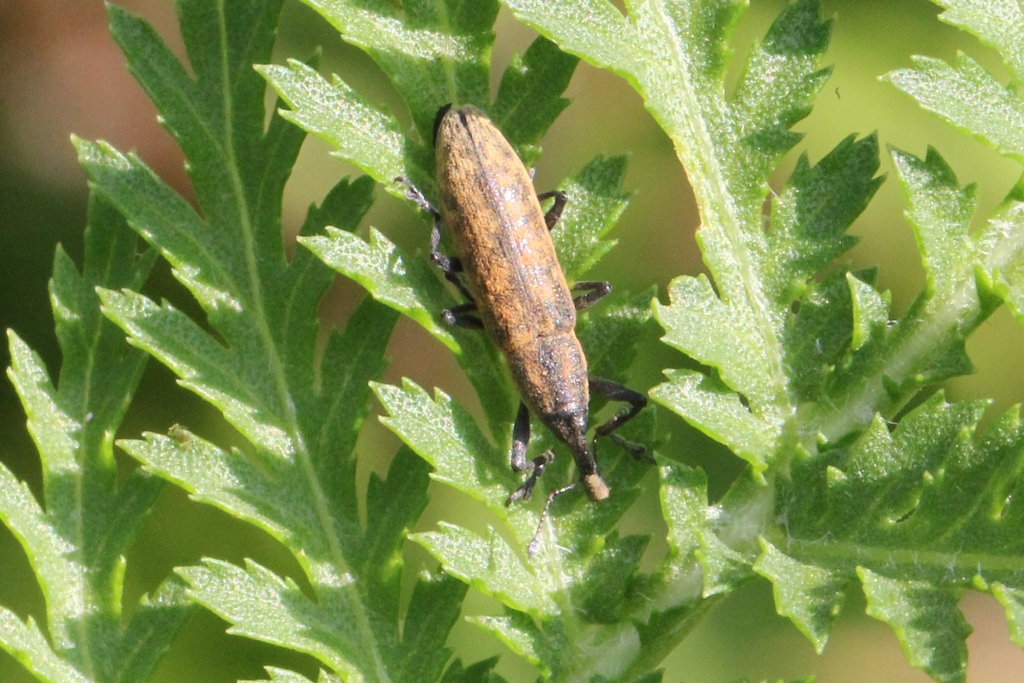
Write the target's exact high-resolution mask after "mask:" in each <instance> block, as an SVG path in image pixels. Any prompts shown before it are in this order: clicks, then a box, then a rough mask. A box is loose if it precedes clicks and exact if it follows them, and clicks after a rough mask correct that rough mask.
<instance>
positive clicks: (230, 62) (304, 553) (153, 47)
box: [77, 0, 465, 681]
mask: <svg viewBox="0 0 1024 683" xmlns="http://www.w3.org/2000/svg"><path fill="white" fill-rule="evenodd" d="M280 4H281V3H280V1H275V0H267V1H263V2H228V3H208V2H203V1H201V0H195V1H192V0H187V1H186V2H182V3H180V4H179V11H180V14H181V28H182V35H183V37H184V39H185V45H186V49H187V52H188V56H189V62H190V64H189V66H190V67H191V71H189V70H187V69H186V68H185V66H184V65H183V64H181V63H180V62H178V60H177V59H176V58H175V57H174V56H173V55H172V53H171V52H170V50H168V48H167V47H166V45H165V44H164V43H163V42H162V41H161V40H160V38H159V37H158V36H157V35H156V34H155V33H154V31H153V30H152V29H151V28H150V27H149V26H148V25H147V24H146V23H144V22H143V21H141V20H139V19H137V18H135V17H132V16H131V15H129V14H127V13H126V12H124V11H123V10H120V9H118V8H116V7H111V8H110V10H109V12H110V25H111V31H112V33H113V35H114V38H115V39H116V40H117V42H118V43H119V45H120V46H121V48H122V50H123V51H124V53H125V56H126V57H127V60H128V66H129V69H130V70H131V72H132V73H133V75H135V77H136V78H137V79H138V81H139V83H140V84H141V85H142V87H143V88H144V89H145V90H146V91H147V93H149V95H150V97H151V98H152V99H153V101H154V102H155V103H156V105H157V107H158V109H159V110H160V113H161V117H162V120H163V122H164V123H165V125H166V126H167V128H168V130H169V131H170V132H171V133H172V134H173V135H174V137H175V138H176V139H177V141H178V142H179V144H180V145H181V146H182V148H183V149H184V151H185V154H186V156H187V158H188V160H189V176H190V179H191V181H192V188H193V190H194V193H195V200H196V205H197V207H198V208H194V207H193V206H192V205H191V204H190V203H189V202H188V201H187V200H185V199H184V198H183V197H181V196H179V195H178V194H177V193H176V192H174V191H173V190H172V189H171V188H170V187H168V186H167V185H166V184H164V183H163V182H162V181H161V180H160V179H159V178H157V177H156V176H155V175H154V174H153V173H152V172H151V171H150V170H149V169H148V168H147V167H146V166H145V165H144V164H143V163H142V161H141V160H139V159H138V158H137V157H136V156H135V155H133V154H122V153H120V152H118V151H116V150H114V149H112V148H111V147H109V146H107V145H105V144H102V143H89V142H78V143H77V144H78V150H79V156H80V159H81V162H82V165H83V166H84V167H85V169H86V171H87V173H88V174H89V178H90V181H91V183H92V186H93V190H94V192H96V193H97V194H99V195H100V196H102V197H103V198H104V199H105V200H106V201H109V202H110V203H111V204H113V205H114V206H115V207H116V208H117V209H118V211H120V212H121V213H122V214H123V215H124V216H125V217H126V218H127V220H128V223H129V224H130V225H131V226H132V227H133V228H134V229H135V230H136V231H138V233H139V234H140V235H142V236H143V237H144V238H145V239H146V240H147V241H148V242H150V244H152V246H153V247H154V248H155V249H156V250H157V251H158V252H159V253H160V254H161V255H162V256H163V257H164V258H165V259H167V260H168V261H169V262H170V264H171V266H172V268H173V272H174V275H175V277H177V278H178V280H180V281H181V283H182V284H184V286H185V287H186V288H187V289H188V290H189V291H190V292H191V293H192V295H193V296H194V297H195V299H196V301H197V302H198V303H199V304H200V305H201V306H202V309H203V311H204V313H205V314H206V321H205V323H206V324H205V325H204V324H202V323H201V322H199V321H196V320H193V319H191V318H189V317H188V316H186V315H185V314H183V313H181V312H180V311H178V310H176V309H175V308H174V307H172V306H171V305H170V304H168V303H157V302H154V301H152V300H150V299H148V298H146V297H145V296H143V295H141V294H139V293H137V292H135V291H131V290H129V289H122V290H120V291H118V290H114V289H104V290H102V291H101V298H102V300H103V311H104V313H105V314H106V315H107V316H108V317H109V318H110V319H111V320H113V321H114V322H115V323H117V325H119V326H120V327H121V328H122V329H123V330H124V332H125V333H127V335H128V338H129V340H130V341H131V343H132V344H133V345H134V346H137V347H139V348H141V349H144V350H145V351H146V352H148V353H149V354H151V355H152V356H154V357H155V358H157V359H158V360H159V361H160V362H162V363H164V364H165V365H167V366H168V367H169V368H171V369H172V370H173V371H174V372H175V374H176V375H177V376H178V378H179V382H180V383H181V384H182V385H183V386H185V387H187V388H189V389H191V390H192V391H194V392H196V393H197V394H199V395H200V396H202V397H203V398H205V399H206V400H208V401H209V402H210V403H212V404H213V405H215V406H216V407H217V408H219V409H220V410H221V412H222V414H223V416H224V418H225V419H226V420H227V421H228V422H229V423H230V424H231V425H232V426H233V427H234V428H235V429H236V430H237V431H238V432H239V434H240V435H241V436H242V437H243V438H244V439H245V440H246V442H247V443H248V445H249V446H250V448H249V449H247V452H245V453H243V452H241V451H240V450H238V449H225V448H221V447H218V446H217V445H215V444H213V443H211V442H209V441H207V440H205V439H203V438H201V437H200V436H199V435H197V434H193V433H191V432H189V431H188V430H187V429H186V428H184V427H182V428H179V429H176V430H174V433H172V434H168V435H159V434H148V435H146V438H145V439H144V440H127V441H122V442H121V446H122V447H123V448H124V449H125V450H126V451H128V452H129V453H130V454H131V455H132V456H134V457H135V458H137V459H138V460H140V461H141V462H142V463H143V465H144V468H145V469H146V470H147V471H150V472H154V473H156V474H158V475H159V476H160V477H162V478H165V479H168V480H171V481H173V482H175V483H177V484H178V485H179V486H181V487H183V488H184V489H186V490H187V491H189V493H190V494H191V495H192V497H193V498H194V499H195V500H198V501H200V502H203V503H207V504H211V505H215V506H217V507H219V508H221V509H223V510H225V511H227V512H229V513H231V514H232V515H234V516H236V517H238V518H240V519H244V520H246V521H248V522H250V523H252V524H255V525H256V526H258V527H260V528H262V529H264V530H265V531H267V532H268V533H270V534H271V535H273V536H274V537H275V538H277V539H278V540H280V541H281V542H282V543H283V544H284V545H285V546H286V547H287V548H288V549H289V550H291V551H292V553H293V554H294V556H295V558H296V560H297V561H298V563H299V565H300V566H301V568H302V571H303V573H304V577H303V578H304V580H305V581H307V582H308V584H309V586H310V589H311V591H312V595H309V594H307V593H306V592H305V591H304V590H303V589H302V588H301V587H300V586H299V584H298V583H296V582H295V581H294V580H292V579H290V578H283V577H280V576H277V575H276V574H274V573H273V572H271V571H270V570H268V569H266V568H264V567H262V566H260V565H258V564H256V563H254V562H251V561H250V562H247V563H246V565H245V566H242V567H239V566H236V565H233V564H229V563H226V562H223V561H219V560H215V559H207V560H206V561H204V562H203V563H202V564H201V565H199V566H193V567H186V568H181V569H179V573H180V575H181V576H182V577H183V578H184V579H185V581H186V582H187V584H188V587H189V595H190V596H191V597H192V598H193V599H194V600H195V601H197V602H198V603H200V604H202V605H204V606H205V607H207V608H208V609H210V610H211V611H213V612H214V613H216V614H218V615H220V616H221V617H222V618H224V619H225V620H227V621H228V622H229V623H230V624H231V630H232V632H233V633H237V634H240V635H244V636H248V637H251V638H255V639H259V640H263V641H266V642H270V643H275V644H278V645H281V646H284V647H288V648H291V649H293V650H296V651H299V652H305V653H308V654H310V655H312V656H313V657H315V658H316V659H317V660H318V661H319V663H320V665H321V666H322V667H323V671H322V674H321V677H320V680H322V681H330V680H341V679H344V680H353V679H361V680H390V681H426V680H441V679H442V677H443V676H444V672H445V669H446V667H447V666H448V660H449V656H450V652H449V650H447V649H446V648H445V647H444V641H445V638H446V636H447V632H448V628H449V627H450V626H451V624H452V623H453V622H454V620H455V618H456V617H457V616H458V613H459V608H460V605H461V601H462V596H463V594H464V592H465V588H464V587H463V586H462V584H460V583H459V582H458V581H455V580H454V579H451V578H447V577H445V576H443V575H442V576H430V575H426V574H424V575H422V576H420V577H419V578H418V579H417V580H416V581H415V586H414V588H413V590H412V597H411V602H410V603H409V606H408V610H409V616H408V617H407V618H406V619H405V623H406V625H407V628H405V629H404V630H403V629H402V628H401V624H402V619H401V613H400V588H401V586H400V584H401V578H402V566H403V565H402V559H401V549H402V543H403V541H404V534H405V530H406V529H407V528H408V527H409V526H410V525H411V524H412V523H413V522H414V521H415V520H416V518H417V517H418V516H419V514H420V512H421V511H422V510H423V507H424V506H425V505H426V486H427V481H428V479H427V467H426V465H425V463H423V462H422V461H421V460H420V459H418V458H416V457H414V456H413V455H412V454H411V453H410V452H409V451H407V450H400V451H399V452H398V453H397V454H396V455H395V457H394V460H393V462H392V465H391V469H390V472H389V474H388V476H387V478H386V479H381V478H379V477H377V476H376V475H372V476H371V478H370V482H369V488H368V491H367V493H366V506H365V512H366V514H367V515H368V517H369V518H370V519H371V520H373V523H372V524H367V525H364V524H363V523H362V522H361V521H360V516H359V515H360V510H359V507H360V504H359V495H358V492H357V490H356V461H355V458H354V453H353V450H354V447H355V442H356V437H357V435H358V432H359V427H360V425H361V423H362V421H363V419H364V418H365V415H366V412H367V401H368V399H369V395H370V389H369V385H368V381H369V380H370V379H373V378H375V377H378V376H379V375H380V373H381V371H382V370H383V368H384V365H385V364H384V360H383V351H384V349H385V348H386V345H387V340H388V338H389V336H390V334H391V330H392V327H393V325H394V323H395V319H396V317H397V316H396V315H395V314H393V313H391V312H390V311H389V310H388V309H386V308H384V307H383V306H381V305H379V304H378V303H376V302H375V301H373V300H372V299H369V298H368V299H367V300H366V301H365V302H363V303H362V304H361V305H360V306H359V307H358V308H357V309H356V311H355V313H353V315H352V317H351V319H350V320H349V321H348V324H347V325H346V327H345V329H344V331H343V332H332V333H331V334H330V335H329V336H328V338H327V341H326V346H325V348H324V350H323V353H322V356H319V355H318V352H317V348H318V345H317V337H318V332H319V330H318V322H317V305H318V303H319V301H320V298H321V297H322V295H323V293H324V292H325V290H326V289H327V287H328V286H329V285H330V283H331V281H332V280H333V274H332V273H331V271H330V270H329V269H328V268H327V267H326V266H325V265H324V264H323V263H322V262H321V261H320V260H318V259H317V258H315V257H314V256H313V255H312V254H311V253H310V252H309V251H306V250H304V249H297V250H296V251H295V254H294V255H293V256H292V258H291V259H290V260H289V259H287V258H286V255H285V245H284V243H283V240H282V236H281V200H282V193H283V190H284V185H285V182H286V181H287V179H288V175H289V173H290V170H291V166H292V164H293V163H294V161H295V158H296V156H297V154H298V152H299V147H300V145H301V144H302V141H303V138H304V133H303V132H302V131H301V130H299V129H298V128H296V127H295V126H293V125H292V124H290V123H289V122H287V121H285V120H283V119H281V118H280V117H279V116H277V115H274V116H273V117H272V118H271V120H270V123H269V125H265V124H264V119H265V114H264V108H263V98H264V91H265V88H266V86H265V84H264V82H263V80H262V78H261V77H260V75H259V74H258V73H257V72H256V71H255V70H254V69H253V68H252V65H253V64H254V63H260V62H265V61H266V60H267V59H268V58H269V56H270V50H271V47H272V43H273V36H274V26H275V23H276V20H277V15H278V12H279V10H280ZM372 188H373V184H372V182H370V181H369V180H368V179H359V180H355V181H351V182H350V181H349V180H347V179H346V180H342V181H341V182H339V183H338V184H337V185H336V186H335V187H334V189H333V190H332V191H331V192H330V193H329V194H328V196H327V197H326V198H325V199H324V201H323V202H322V204H321V205H320V206H319V207H313V208H312V209H311V210H310V212H309V214H308V216H307V219H306V223H305V225H304V226H303V229H302V232H303V233H305V234H311V233H315V232H319V231H321V230H322V229H323V227H324V226H325V225H327V224H330V225H333V226H335V227H336V228H337V229H339V230H349V231H350V230H352V229H354V228H355V226H356V225H357V224H358V222H359V220H360V219H361V217H362V216H363V214H364V213H365V212H366V210H367V208H368V207H369V206H370V203H371V199H372V197H371V193H372ZM416 620H425V621H429V622H430V623H431V628H429V629H425V628H408V626H409V625H410V624H413V623H415V622H416ZM269 673H270V676H271V678H272V679H273V680H305V679H303V678H302V677H301V676H299V675H298V674H296V673H291V672H285V671H280V670H272V671H270V672H269Z"/></svg>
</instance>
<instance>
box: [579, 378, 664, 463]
mask: <svg viewBox="0 0 1024 683" xmlns="http://www.w3.org/2000/svg"><path fill="white" fill-rule="evenodd" d="M590 390H591V391H592V392H594V393H595V394H598V395H599V396H604V397H605V398H607V399H610V400H612V401H624V402H626V403H628V404H629V405H630V408H629V410H627V411H625V412H623V413H618V414H616V415H613V416H612V417H611V418H610V419H609V420H608V421H607V422H605V423H604V424H603V425H601V426H600V427H598V428H597V429H595V430H594V446H593V447H594V454H595V457H596V454H597V439H598V437H602V436H607V437H608V438H609V439H611V440H612V441H614V442H615V443H617V444H618V445H619V446H621V447H622V448H623V449H625V450H626V452H627V453H629V454H630V455H631V456H632V457H633V458H634V459H636V460H649V461H652V462H653V458H651V456H650V455H649V454H648V453H647V449H646V448H645V447H644V446H642V445H640V444H637V443H633V442H632V441H627V440H626V439H623V438H622V437H621V436H619V435H618V434H614V433H613V432H614V431H615V430H616V429H618V428H619V427H621V426H622V425H624V424H626V423H627V422H629V421H630V420H632V419H633V418H634V417H636V416H637V414H638V413H639V412H640V411H641V410H643V409H644V407H646V406H647V397H646V396H644V395H643V394H641V393H640V392H639V391H633V390H632V389H630V388H629V387H627V386H625V385H623V384H619V383H618V382H613V381H612V380H610V379H604V378H602V377H593V376H591V377H590Z"/></svg>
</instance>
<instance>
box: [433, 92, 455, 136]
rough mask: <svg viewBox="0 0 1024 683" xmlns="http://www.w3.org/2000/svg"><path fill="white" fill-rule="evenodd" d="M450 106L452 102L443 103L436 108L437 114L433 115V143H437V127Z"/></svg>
mask: <svg viewBox="0 0 1024 683" xmlns="http://www.w3.org/2000/svg"><path fill="white" fill-rule="evenodd" d="M451 108H452V103H451V102H449V103H448V104H446V105H444V106H443V107H441V108H440V109H438V110H437V116H435V117H434V144H435V145H436V144H437V129H438V128H440V127H441V119H443V118H444V115H445V114H447V113H448V110H449V109H451Z"/></svg>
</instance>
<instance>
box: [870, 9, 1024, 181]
mask: <svg viewBox="0 0 1024 683" xmlns="http://www.w3.org/2000/svg"><path fill="white" fill-rule="evenodd" d="M1018 11H1019V10H1018ZM1022 46H1024V41H1021V42H1019V43H1017V45H1016V51H1018V52H1019V51H1020V49H1021V47H1022ZM914 66H915V68H913V69H900V70H898V71H893V72H891V73H889V74H887V75H886V80H888V81H889V82H890V83H892V84H893V85H895V86H896V87H897V88H899V89H900V90H902V91H903V92H905V93H907V94H908V95H910V96H911V97H913V98H914V99H916V100H917V101H918V103H919V104H920V105H921V106H922V107H924V108H925V109H927V110H929V111H932V112H935V113H936V114H938V115H939V116H941V117H942V118H944V119H946V120H947V121H949V122H950V123H951V124H953V125H954V126H956V127H957V128H959V129H960V130H962V131H964V132H965V133H969V134H971V135H974V136H975V137H977V138H979V139H980V140H982V141H984V142H985V143H986V144H988V145H990V146H991V147H993V148H995V149H997V150H998V151H999V152H1000V153H1001V154H1005V155H1006V156H1009V157H1012V158H1014V159H1016V160H1017V161H1024V145H1022V143H1021V139H1022V138H1021V134H1022V133H1024V103H1022V102H1021V100H1020V95H1019V94H1018V93H1017V92H1016V91H1015V90H1011V89H1007V88H1006V87H1005V86H1003V85H1002V84H1000V83H999V81H997V80H996V79H995V78H993V77H992V76H991V75H990V74H989V73H988V72H987V71H985V69H984V68H982V66H981V65H980V64H978V63H977V62H976V61H974V60H973V59H971V58H970V57H968V56H967V55H965V54H963V53H959V54H957V58H956V62H955V64H954V65H953V66H949V65H948V64H946V63H945V62H943V61H942V60H941V59H935V58H932V57H915V58H914Z"/></svg>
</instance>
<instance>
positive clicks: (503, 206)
mask: <svg viewBox="0 0 1024 683" xmlns="http://www.w3.org/2000/svg"><path fill="white" fill-rule="evenodd" d="M434 140H435V147H436V163H437V186H438V192H439V195H440V198H441V206H440V211H438V210H436V209H434V208H433V207H431V206H430V204H429V203H427V201H426V200H425V199H424V198H423V196H422V195H421V194H420V193H419V192H418V191H417V190H415V188H412V187H410V188H409V196H410V198H412V199H414V200H415V201H416V202H417V203H418V204H419V205H420V206H421V207H422V208H423V209H424V210H426V211H429V212H431V213H432V214H433V215H434V217H435V224H434V230H433V233H432V235H431V259H432V260H433V261H434V263H435V264H437V265H438V266H439V267H440V268H441V270H442V271H443V272H444V274H445V277H446V279H448V281H449V282H451V283H453V284H454V285H455V286H456V287H458V288H459V290H460V291H461V292H462V293H463V295H464V296H465V297H466V299H467V302H466V303H465V304H462V305H461V306H456V307H455V308H452V309H449V310H447V311H445V319H446V320H447V321H448V322H449V323H453V324H458V325H462V326H465V327H482V328H483V329H485V330H486V331H487V333H488V335H489V336H490V337H491V339H492V340H494V343H495V344H496V345H497V346H498V347H499V348H500V349H501V351H502V352H503V354H504V355H505V359H506V361H507V363H508V367H509V371H510V372H511V374H512V378H513V380H514V381H515V384H516V386H517V387H518V389H519V392H520V395H521V397H522V403H521V405H520V408H519V413H518V415H517V417H516V421H515V425H514V427H513V438H512V456H511V464H512V468H513V469H515V470H516V471H518V472H529V473H530V474H529V477H528V478H527V479H526V481H525V482H524V483H523V485H522V486H520V487H519V488H518V489H517V490H516V491H515V492H513V493H512V495H511V496H509V499H508V501H507V502H508V504H511V503H512V502H513V501H515V500H517V499H520V498H522V499H524V500H528V499H529V498H530V496H531V494H532V491H533V487H534V486H535V484H536V482H537V477H539V476H540V474H541V473H542V472H543V470H544V467H545V466H546V465H547V464H548V463H550V462H551V460H552V459H553V457H554V456H553V454H552V453H550V452H547V453H544V454H543V455H541V456H539V457H537V458H534V459H533V460H528V459H527V457H526V446H527V443H528V442H529V439H530V413H533V414H534V415H536V416H537V417H538V418H539V419H540V421H541V422H543V423H544V424H545V425H546V426H547V427H548V428H549V429H551V431H552V432H554V434H555V435H556V436H557V437H558V438H559V439H560V440H562V441H563V442H565V443H566V445H567V446H568V447H569V451H570V452H571V453H572V456H573V459H574V460H575V462H576V467H577V469H579V472H580V482H581V483H582V484H583V488H584V490H585V491H586V493H587V495H588V496H589V497H590V499H591V500H604V499H605V498H607V497H608V495H609V488H608V485H607V484H606V483H605V481H604V479H602V478H601V475H600V474H599V472H598V468H597V462H596V459H595V455H594V450H593V448H592V446H591V445H590V444H589V443H588V442H587V438H586V432H587V427H588V422H589V410H590V408H589V402H590V391H591V390H593V391H594V392H596V393H600V394H602V395H604V396H606V397H608V398H610V399H613V400H619V401H625V402H627V403H629V404H630V410H629V411H628V412H626V413H623V414H621V415H616V416H615V417H613V418H612V419H610V420H609V421H608V422H606V423H605V424H603V425H601V426H600V427H598V428H597V430H596V433H595V437H594V439H595V445H596V439H597V437H599V436H609V435H611V436H612V438H613V439H614V440H615V441H616V442H617V443H619V444H620V445H622V446H624V447H625V448H626V449H627V450H628V451H629V452H630V453H631V454H632V455H633V456H634V457H641V456H643V455H644V454H645V450H644V449H643V447H641V446H637V445H635V444H631V443H629V442H627V441H625V440H623V439H622V438H621V437H618V436H617V435H614V434H612V432H613V431H614V430H615V429H617V428H618V427H620V426H621V425H622V424H623V423H625V422H626V421H628V420H630V419H632V418H633V417H634V416H635V415H636V414H637V413H638V412H639V411H640V410H641V409H642V408H643V407H644V406H645V405H646V403H647V401H646V398H645V397H644V396H643V395H642V394H640V393H638V392H636V391H633V390H631V389H628V388H626V387H625V386H622V385H621V384H618V383H617V382H612V381H611V380H606V379H600V378H596V377H589V376H588V374H587V359H586V356H585V355H584V353H583V348H582V347H581V346H580V343H579V340H578V339H577V338H576V331H575V328H576V311H577V310H578V309H580V308H584V307H586V306H589V305H590V304H592V303H594V302H595V301H597V300H598V299H600V298H601V297H603V296H605V295H606V294H607V293H608V292H609V291H610V290H611V288H610V286H609V285H608V284H607V283H604V282H580V283H577V284H576V286H575V288H574V289H576V290H578V291H579V292H582V293H581V294H579V295H577V296H576V297H573V292H572V291H571V290H570V288H569V285H568V283H567V282H566V279H565V275H564V274H563V272H562V268H561V266H560V265H559V263H558V257H557V255H556V253H555V247H554V243H553V242H552V240H551V235H550V229H551V227H552V226H553V225H554V224H555V223H556V222H557V220H558V218H559V216H560V215H561V212H562V209H563V207H564V206H565V203H566V200H567V197H566V195H565V193H563V192H552V193H547V194H545V195H541V196H540V197H538V195H537V194H536V192H535V190H534V187H533V182H532V180H531V178H530V174H529V173H528V172H527V170H526V168H525V167H524V166H523V164H522V162H521V161H520V160H519V157H518V156H517V155H516V153H515V151H514V150H513V149H512V147H511V145H509V143H508V141H506V140H505V138H504V136H503V135H502V134H501V132H500V131H499V130H498V129H497V128H496V127H495V126H494V124H493V123H491V121H490V120H489V119H488V118H487V116H486V115H485V114H484V113H483V112H481V111H480V110H479V109H477V108H475V107H472V106H463V107H458V108H454V107H450V106H449V107H444V108H442V109H441V111H440V112H439V113H438V117H437V122H436V124H435V134H434ZM547 197H554V199H555V201H554V204H553V206H552V208H551V210H550V211H549V212H548V213H547V215H545V214H544V213H543V212H542V210H541V206H540V200H541V199H544V198H547ZM441 225H444V226H446V228H447V229H448V230H449V231H450V234H451V236H452V242H453V245H454V247H455V251H456V253H457V254H458V256H457V257H456V258H451V257H448V256H446V255H444V254H442V253H441V252H440V251H439V250H438V245H439V243H440V239H441V233H440V228H441ZM573 486H574V485H570V486H567V487H565V488H563V489H558V490H556V491H555V492H554V493H552V494H551V496H550V497H549V499H548V504H549V505H550V502H551V499H552V498H554V496H555V495H557V494H559V493H562V492H564V491H567V490H569V489H571V488H573ZM545 509H546V508H545ZM531 545H532V544H531Z"/></svg>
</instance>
